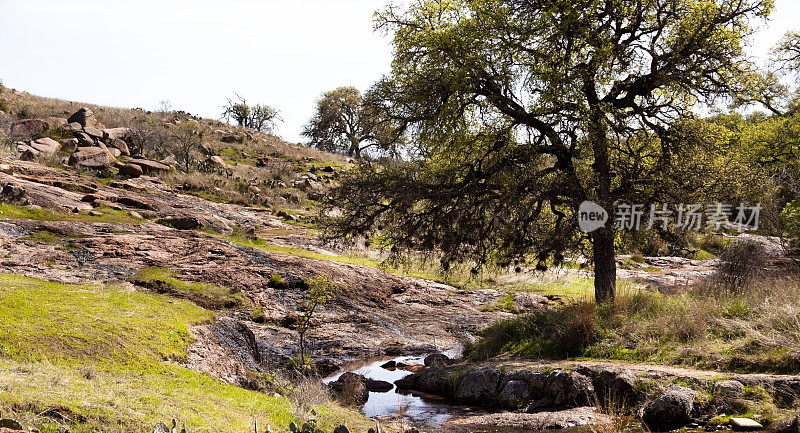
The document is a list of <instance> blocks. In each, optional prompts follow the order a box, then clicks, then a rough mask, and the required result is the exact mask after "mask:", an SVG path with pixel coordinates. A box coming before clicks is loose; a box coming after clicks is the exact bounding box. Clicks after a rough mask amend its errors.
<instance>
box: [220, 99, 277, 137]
mask: <svg viewBox="0 0 800 433" xmlns="http://www.w3.org/2000/svg"><path fill="white" fill-rule="evenodd" d="M222 117H223V118H224V119H225V121H230V120H231V119H233V120H234V121H235V122H236V123H237V124H238V125H239V126H242V127H245V128H250V129H254V130H256V131H261V132H272V130H273V128H274V127H275V122H276V121H278V120H280V112H279V111H278V110H276V109H275V108H272V107H270V106H269V105H261V104H256V105H247V101H246V100H245V99H244V98H242V97H241V96H239V95H236V100H233V99H230V98H229V99H228V103H227V105H226V106H225V110H224V111H223V113H222Z"/></svg>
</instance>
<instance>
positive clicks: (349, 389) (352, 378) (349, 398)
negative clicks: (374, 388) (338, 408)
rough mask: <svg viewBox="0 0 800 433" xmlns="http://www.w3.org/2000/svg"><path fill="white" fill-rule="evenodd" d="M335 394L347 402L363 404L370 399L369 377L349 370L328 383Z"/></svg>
mask: <svg viewBox="0 0 800 433" xmlns="http://www.w3.org/2000/svg"><path fill="white" fill-rule="evenodd" d="M328 386H329V387H330V389H331V391H333V395H334V396H335V397H336V398H337V399H338V400H340V401H342V402H343V403H345V404H351V405H359V406H360V405H362V404H364V403H366V401H367V399H369V390H368V389H367V379H366V378H365V377H364V376H362V375H360V374H356V373H352V372H349V371H348V372H347V373H344V374H342V375H341V376H339V378H338V379H336V380H335V381H333V382H331V383H329V384H328Z"/></svg>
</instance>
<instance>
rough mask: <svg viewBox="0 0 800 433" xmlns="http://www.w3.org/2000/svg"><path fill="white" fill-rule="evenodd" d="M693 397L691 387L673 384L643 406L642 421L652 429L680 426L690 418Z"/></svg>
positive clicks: (676, 427) (664, 429) (665, 429)
mask: <svg viewBox="0 0 800 433" xmlns="http://www.w3.org/2000/svg"><path fill="white" fill-rule="evenodd" d="M694 398H695V395H694V391H692V390H691V389H689V388H684V387H682V386H679V385H673V386H671V387H670V388H669V389H667V391H666V392H664V394H661V396H659V397H658V398H656V399H655V400H653V401H652V402H650V403H649V404H647V405H646V406H645V408H644V411H643V413H642V421H644V423H645V424H646V425H647V427H648V428H649V429H651V430H653V431H670V430H675V429H678V428H681V427H683V426H685V425H686V424H688V423H689V421H691V419H692V418H691V416H692V410H694Z"/></svg>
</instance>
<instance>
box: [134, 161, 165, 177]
mask: <svg viewBox="0 0 800 433" xmlns="http://www.w3.org/2000/svg"><path fill="white" fill-rule="evenodd" d="M128 162H129V163H130V164H136V165H138V166H139V167H141V168H142V171H143V172H144V174H148V175H150V174H156V175H157V174H164V173H169V171H170V170H172V167H170V166H168V165H165V164H162V163H160V162H156V161H151V160H149V159H142V158H137V159H132V160H130V161H128Z"/></svg>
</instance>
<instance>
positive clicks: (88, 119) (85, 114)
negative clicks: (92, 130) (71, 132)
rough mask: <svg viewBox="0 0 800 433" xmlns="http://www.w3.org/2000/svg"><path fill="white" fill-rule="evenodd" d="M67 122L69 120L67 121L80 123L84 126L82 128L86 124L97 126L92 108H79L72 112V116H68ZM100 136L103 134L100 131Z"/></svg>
mask: <svg viewBox="0 0 800 433" xmlns="http://www.w3.org/2000/svg"><path fill="white" fill-rule="evenodd" d="M67 122H69V123H72V122H76V123H80V124H81V126H82V127H84V128H85V127H87V126H90V127H95V126H97V119H96V118H95V117H94V113H93V112H92V110H90V109H88V108H86V107H83V108H81V109H80V110H78V111H76V112H75V113H74V114H72V116H69V118H68V119H67ZM102 136H103V134H102V133H101V134H100V137H102Z"/></svg>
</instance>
